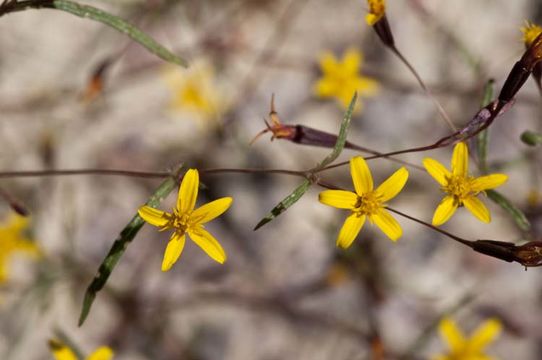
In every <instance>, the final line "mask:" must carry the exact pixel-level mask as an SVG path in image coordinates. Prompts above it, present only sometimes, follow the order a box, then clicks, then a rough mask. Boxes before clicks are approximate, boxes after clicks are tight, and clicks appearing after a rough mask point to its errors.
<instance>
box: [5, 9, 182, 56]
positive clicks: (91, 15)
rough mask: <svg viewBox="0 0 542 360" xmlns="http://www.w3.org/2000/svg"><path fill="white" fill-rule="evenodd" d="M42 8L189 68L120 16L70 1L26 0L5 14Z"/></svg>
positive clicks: (7, 10)
mask: <svg viewBox="0 0 542 360" xmlns="http://www.w3.org/2000/svg"><path fill="white" fill-rule="evenodd" d="M40 8H48V9H57V10H62V11H65V12H68V13H70V14H73V15H76V16H79V17H82V18H87V19H91V20H95V21H98V22H101V23H102V24H105V25H107V26H110V27H112V28H113V29H115V30H117V31H119V32H121V33H123V34H126V35H127V36H129V37H130V38H131V39H132V40H134V41H136V42H138V43H139V44H141V45H142V46H144V47H145V48H147V50H149V51H150V52H151V53H153V54H155V55H156V56H158V57H159V58H161V59H163V60H165V61H168V62H171V63H174V64H177V65H180V66H183V67H187V66H188V63H187V62H186V60H184V59H182V58H181V57H179V56H177V55H175V54H173V53H172V52H171V51H169V50H168V49H166V48H165V47H164V46H162V45H160V43H158V42H157V41H156V40H154V39H153V38H152V37H150V36H149V35H147V34H146V33H145V32H143V31H141V30H140V29H138V28H137V27H136V26H134V25H132V24H130V23H129V22H127V21H125V20H123V19H121V18H119V17H118V16H115V15H112V14H110V13H108V12H106V11H103V10H100V9H98V8H95V7H92V6H89V5H82V4H79V3H76V2H73V1H69V0H26V1H17V2H15V3H14V4H10V5H8V6H6V9H5V11H4V13H9V12H15V11H22V10H26V9H40ZM0 15H1V14H0Z"/></svg>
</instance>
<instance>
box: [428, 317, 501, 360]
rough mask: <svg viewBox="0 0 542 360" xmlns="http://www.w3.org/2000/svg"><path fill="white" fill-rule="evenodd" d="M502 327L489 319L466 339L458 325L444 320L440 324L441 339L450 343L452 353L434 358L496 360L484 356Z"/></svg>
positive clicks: (442, 359)
mask: <svg viewBox="0 0 542 360" xmlns="http://www.w3.org/2000/svg"><path fill="white" fill-rule="evenodd" d="M501 329H502V325H501V323H500V321H499V320H497V319H489V320H487V321H485V322H484V323H483V324H481V325H480V326H479V327H478V329H476V330H475V331H474V333H473V334H472V336H471V337H470V338H466V337H465V335H464V334H463V332H462V331H461V330H460V329H459V328H458V327H457V325H456V323H455V322H454V321H453V320H452V319H450V318H448V317H445V318H443V319H442V320H441V321H440V323H439V331H440V335H441V337H442V338H443V339H444V340H445V341H446V342H447V343H448V347H449V348H450V351H449V352H448V353H447V354H445V355H438V356H435V357H433V360H491V359H495V358H493V357H491V356H488V355H486V354H484V348H485V347H486V346H487V345H488V344H489V343H490V342H492V341H493V340H494V339H495V338H497V336H499V333H500V332H501Z"/></svg>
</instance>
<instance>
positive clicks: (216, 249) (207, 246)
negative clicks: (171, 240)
mask: <svg viewBox="0 0 542 360" xmlns="http://www.w3.org/2000/svg"><path fill="white" fill-rule="evenodd" d="M188 235H190V238H191V239H192V241H193V242H195V243H196V244H197V245H198V246H199V247H200V248H202V249H203V251H205V252H206V253H207V255H209V256H210V257H211V259H213V260H214V261H216V262H218V263H221V264H223V263H224V261H226V258H227V257H226V252H225V251H224V249H222V246H221V245H220V243H219V242H218V241H217V240H216V239H215V238H214V236H213V235H211V234H210V233H209V232H208V231H207V230H205V229H203V228H199V229H196V230H189V231H188Z"/></svg>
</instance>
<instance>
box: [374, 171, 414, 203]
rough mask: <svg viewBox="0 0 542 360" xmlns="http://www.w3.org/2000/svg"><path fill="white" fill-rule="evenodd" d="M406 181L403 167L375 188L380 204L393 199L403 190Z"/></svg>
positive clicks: (406, 175) (406, 173) (406, 177)
mask: <svg viewBox="0 0 542 360" xmlns="http://www.w3.org/2000/svg"><path fill="white" fill-rule="evenodd" d="M407 180H408V170H407V169H406V168H404V167H402V168H400V169H399V170H397V171H396V172H395V173H393V175H392V176H390V177H389V178H388V179H387V180H386V181H384V182H383V183H382V184H380V186H379V187H377V188H376V193H377V196H378V197H379V200H380V201H382V202H386V201H388V200H390V199H393V198H394V197H395V196H397V194H399V192H400V191H401V190H402V189H403V187H404V186H405V184H406V182H407Z"/></svg>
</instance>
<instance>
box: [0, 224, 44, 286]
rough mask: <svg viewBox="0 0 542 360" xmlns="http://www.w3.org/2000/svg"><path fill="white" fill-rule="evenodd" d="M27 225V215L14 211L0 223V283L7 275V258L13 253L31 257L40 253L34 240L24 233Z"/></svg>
mask: <svg viewBox="0 0 542 360" xmlns="http://www.w3.org/2000/svg"><path fill="white" fill-rule="evenodd" d="M28 225H29V219H28V218H27V217H23V216H20V215H16V214H14V213H13V214H12V215H10V217H9V218H8V219H7V220H6V221H5V222H4V223H3V224H0V283H3V282H5V281H7V279H8V277H9V270H8V267H9V260H10V259H11V257H12V255H13V254H14V253H17V252H20V253H24V254H26V255H29V256H32V257H37V256H38V255H39V254H40V252H39V250H38V247H37V246H36V244H35V243H34V241H32V240H30V239H28V238H27V237H26V235H25V231H26V230H27V228H28Z"/></svg>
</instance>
